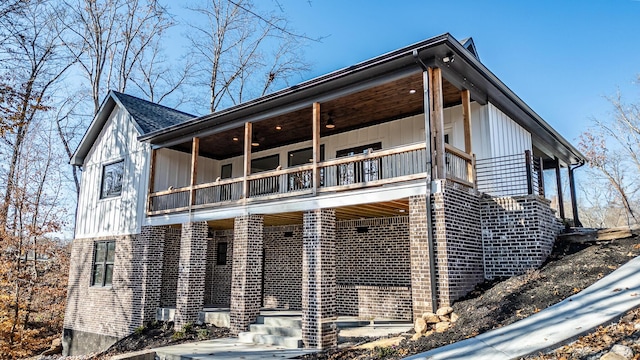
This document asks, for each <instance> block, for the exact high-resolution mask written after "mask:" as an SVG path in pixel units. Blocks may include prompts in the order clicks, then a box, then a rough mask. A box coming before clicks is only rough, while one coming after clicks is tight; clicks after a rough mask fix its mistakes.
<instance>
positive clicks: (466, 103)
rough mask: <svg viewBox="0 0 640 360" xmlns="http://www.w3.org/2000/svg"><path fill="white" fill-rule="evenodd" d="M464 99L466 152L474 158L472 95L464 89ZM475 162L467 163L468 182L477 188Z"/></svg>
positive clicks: (463, 119) (463, 118)
mask: <svg viewBox="0 0 640 360" xmlns="http://www.w3.org/2000/svg"><path fill="white" fill-rule="evenodd" d="M460 97H461V98H462V122H463V124H464V152H466V153H467V154H469V156H471V157H472V158H473V149H472V143H471V134H472V131H471V93H470V92H469V90H467V89H464V90H462V91H461V92H460ZM474 163H475V160H474V161H471V162H467V181H469V182H470V183H473V186H474V187H475V186H476V181H475V176H474V170H473V169H474V167H475V164H474Z"/></svg>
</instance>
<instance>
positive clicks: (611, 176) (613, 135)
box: [579, 93, 640, 224]
mask: <svg viewBox="0 0 640 360" xmlns="http://www.w3.org/2000/svg"><path fill="white" fill-rule="evenodd" d="M607 99H608V100H609V102H610V103H611V105H612V108H613V111H612V113H611V116H610V117H608V118H606V119H594V120H593V124H594V126H593V127H592V128H591V129H590V130H589V131H586V132H584V133H583V134H582V135H581V136H580V144H579V147H580V150H582V152H583V153H584V154H585V155H586V156H587V159H588V161H589V166H590V167H591V168H592V169H595V170H597V172H596V174H599V175H600V176H601V177H602V178H603V179H605V180H606V184H607V186H610V187H611V188H612V189H613V190H614V191H615V193H616V197H617V200H618V201H619V204H620V205H621V207H622V208H623V209H624V210H625V213H626V217H627V223H628V224H631V223H637V222H638V216H639V215H638V214H637V213H638V210H639V209H638V206H637V204H638V199H637V196H638V189H639V186H640V155H639V154H640V101H639V102H635V103H634V102H631V103H627V102H625V101H624V100H623V98H622V96H621V95H620V93H618V94H616V96H614V97H608V98H607Z"/></svg>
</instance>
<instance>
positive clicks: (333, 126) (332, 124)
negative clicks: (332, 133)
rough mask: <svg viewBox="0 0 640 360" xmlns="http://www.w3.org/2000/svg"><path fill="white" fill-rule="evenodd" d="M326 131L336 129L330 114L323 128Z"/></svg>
mask: <svg viewBox="0 0 640 360" xmlns="http://www.w3.org/2000/svg"><path fill="white" fill-rule="evenodd" d="M324 127H326V128H327V129H333V128H335V127H336V124H335V123H334V122H333V116H331V114H329V118H328V119H327V123H326V125H325V126H324Z"/></svg>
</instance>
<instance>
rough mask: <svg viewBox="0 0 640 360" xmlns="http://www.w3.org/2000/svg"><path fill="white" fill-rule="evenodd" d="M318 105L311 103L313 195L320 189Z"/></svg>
mask: <svg viewBox="0 0 640 360" xmlns="http://www.w3.org/2000/svg"><path fill="white" fill-rule="evenodd" d="M320 125H321V124H320V103H317V102H316V103H313V126H312V128H313V174H312V175H313V195H315V194H316V193H317V191H318V188H319V187H320V171H319V169H318V162H319V161H320Z"/></svg>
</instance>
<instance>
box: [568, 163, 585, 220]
mask: <svg viewBox="0 0 640 360" xmlns="http://www.w3.org/2000/svg"><path fill="white" fill-rule="evenodd" d="M584 164H586V162H585V161H584V160H581V161H580V163H579V164H578V165H576V166H574V167H573V168H572V167H571V165H569V166H568V167H569V189H570V191H571V211H572V212H573V226H575V227H582V223H581V222H580V218H579V217H578V199H577V198H576V182H575V180H574V175H573V172H574V171H575V170H576V169H578V168H580V167H582V166H584Z"/></svg>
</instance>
